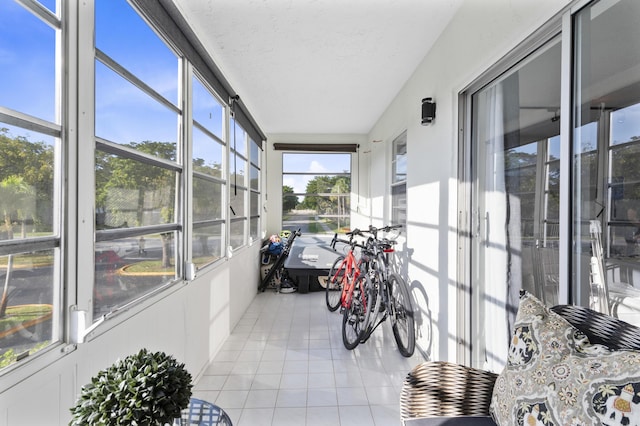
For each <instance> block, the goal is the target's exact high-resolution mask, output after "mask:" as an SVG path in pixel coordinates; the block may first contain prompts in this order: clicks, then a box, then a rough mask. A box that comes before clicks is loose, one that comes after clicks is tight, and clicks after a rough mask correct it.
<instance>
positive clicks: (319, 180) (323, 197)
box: [282, 145, 353, 234]
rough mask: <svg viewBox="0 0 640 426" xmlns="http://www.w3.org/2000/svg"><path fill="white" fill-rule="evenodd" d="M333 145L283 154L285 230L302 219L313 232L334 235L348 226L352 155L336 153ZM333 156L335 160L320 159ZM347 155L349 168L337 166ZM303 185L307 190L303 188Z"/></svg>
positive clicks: (349, 218) (290, 228) (296, 226)
mask: <svg viewBox="0 0 640 426" xmlns="http://www.w3.org/2000/svg"><path fill="white" fill-rule="evenodd" d="M331 147H332V146H331V145H327V146H325V149H324V150H322V151H320V150H318V151H317V152H313V151H311V150H309V151H304V150H295V151H285V152H283V153H282V180H283V183H282V189H283V194H282V229H286V230H289V231H295V230H296V229H297V228H298V227H299V223H298V222H299V220H303V221H307V222H308V225H307V227H308V228H307V229H308V231H307V232H309V233H312V234H327V233H328V234H333V233H335V232H344V231H345V230H348V229H349V226H350V225H349V224H350V220H351V182H352V176H351V175H352V164H351V163H352V161H353V156H352V154H350V153H346V152H339V151H336V152H333V151H332V150H331ZM331 158H333V159H334V161H322V160H321V159H331ZM345 158H346V159H348V161H347V162H348V170H345V169H344V168H343V169H342V170H340V171H339V170H338V168H336V167H340V164H342V163H343V162H344V159H345ZM341 160H342V161H341ZM312 168H317V169H319V170H315V171H314V170H311V169H312ZM289 183H290V185H289ZM302 184H304V185H305V188H304V190H302V189H301V187H300V185H302ZM296 187H297V188H296ZM300 215H301V216H300ZM289 217H291V221H289V220H288V219H289Z"/></svg>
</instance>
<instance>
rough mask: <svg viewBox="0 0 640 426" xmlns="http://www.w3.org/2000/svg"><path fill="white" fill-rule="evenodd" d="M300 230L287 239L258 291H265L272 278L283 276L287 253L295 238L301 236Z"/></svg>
mask: <svg viewBox="0 0 640 426" xmlns="http://www.w3.org/2000/svg"><path fill="white" fill-rule="evenodd" d="M300 230H301V228H298V230H297V231H295V232H292V233H291V235H290V236H289V238H287V240H286V241H285V243H284V247H283V249H282V252H281V253H280V254H279V255H278V257H277V258H276V260H275V261H274V262H273V265H271V268H269V272H267V274H266V275H265V276H264V278H263V279H262V282H261V283H260V287H258V290H260V291H265V290H266V288H267V286H268V285H269V283H270V282H271V280H272V279H273V278H274V277H276V276H277V275H278V274H279V276H281V277H282V276H284V261H285V260H286V259H287V257H288V256H289V252H290V251H291V246H292V245H293V241H294V240H295V239H296V237H298V236H300V235H302V232H300Z"/></svg>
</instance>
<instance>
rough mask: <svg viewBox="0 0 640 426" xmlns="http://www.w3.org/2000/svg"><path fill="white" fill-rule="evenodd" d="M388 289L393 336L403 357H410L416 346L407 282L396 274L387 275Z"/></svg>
mask: <svg viewBox="0 0 640 426" xmlns="http://www.w3.org/2000/svg"><path fill="white" fill-rule="evenodd" d="M388 285H389V289H390V292H391V294H390V296H391V298H390V299H391V300H390V302H391V304H392V305H393V306H392V312H393V318H392V326H391V328H392V329H393V337H394V338H395V340H396V343H397V344H398V350H399V351H400V353H401V354H402V355H403V356H405V357H410V356H412V355H413V352H414V351H415V348H416V334H415V320H414V317H413V306H412V304H411V297H410V295H409V290H408V289H407V283H406V282H405V281H404V280H403V279H402V278H401V277H400V276H399V275H398V274H391V275H389V283H388Z"/></svg>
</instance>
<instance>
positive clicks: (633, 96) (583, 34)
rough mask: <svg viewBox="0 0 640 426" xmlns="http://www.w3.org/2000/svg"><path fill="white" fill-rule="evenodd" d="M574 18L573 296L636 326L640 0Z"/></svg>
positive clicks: (597, 6)
mask: <svg viewBox="0 0 640 426" xmlns="http://www.w3.org/2000/svg"><path fill="white" fill-rule="evenodd" d="M573 22H574V52H575V53H574V58H573V62H574V64H575V69H574V78H573V80H574V87H573V98H574V111H573V123H574V128H573V156H572V173H573V182H574V187H573V197H572V210H573V212H574V213H573V240H574V241H575V245H574V253H573V254H574V256H573V279H572V290H573V296H574V299H575V301H576V302H577V303H580V304H582V305H585V306H590V307H591V308H593V309H597V310H599V311H603V312H606V313H611V314H613V315H615V316H618V317H620V318H622V319H624V320H626V321H628V322H632V323H635V324H640V220H639V219H638V216H639V215H638V213H639V212H640V43H639V42H638V40H640V2H637V1H636V0H620V1H610V0H609V1H600V2H594V3H593V4H591V5H589V6H588V7H586V8H584V9H583V10H581V11H580V12H579V13H577V14H576V16H575V17H574V20H573Z"/></svg>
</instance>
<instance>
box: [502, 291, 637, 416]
mask: <svg viewBox="0 0 640 426" xmlns="http://www.w3.org/2000/svg"><path fill="white" fill-rule="evenodd" d="M491 415H492V417H493V418H494V420H495V422H496V423H497V424H498V425H501V426H506V425H509V426H512V425H523V426H538V425H539V426H552V425H555V426H578V425H600V424H602V425H609V426H612V425H625V426H629V425H640V352H638V351H612V350H610V349H608V348H607V347H606V346H602V345H595V344H591V343H590V342H589V340H588V339H587V337H586V336H585V335H584V334H583V333H582V332H581V331H579V330H578V329H576V328H575V327H573V326H572V325H571V324H570V323H569V322H567V321H566V320H565V319H564V318H562V317H561V316H559V315H558V314H556V313H554V312H552V311H550V310H549V309H547V308H546V307H545V306H544V305H543V304H542V303H541V302H540V301H539V300H538V299H536V298H535V297H534V296H532V295H531V294H529V293H526V292H523V293H522V295H521V298H520V307H519V310H518V314H517V317H516V323H515V330H514V334H513V338H512V340H511V344H510V347H509V357H508V361H507V365H506V367H505V368H504V371H503V372H502V373H501V374H500V376H498V379H497V380H496V384H495V387H494V389H493V396H492V400H491Z"/></svg>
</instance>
